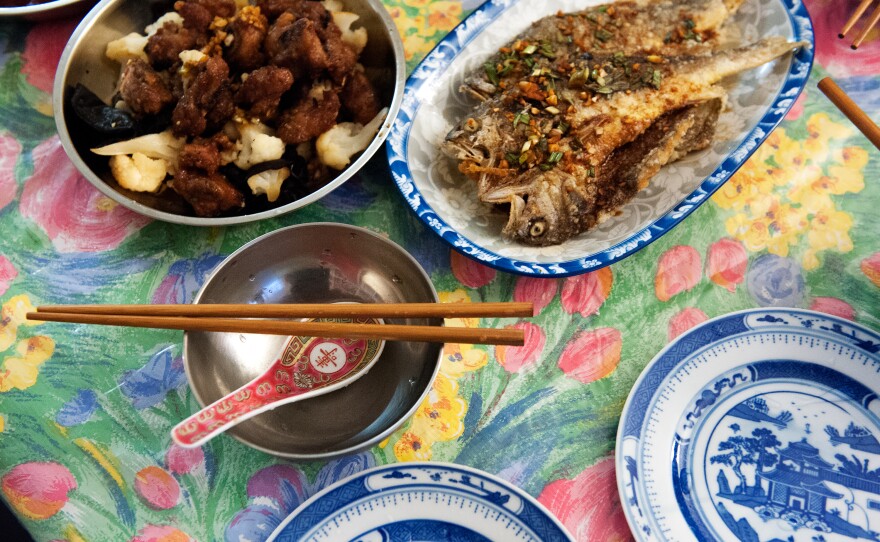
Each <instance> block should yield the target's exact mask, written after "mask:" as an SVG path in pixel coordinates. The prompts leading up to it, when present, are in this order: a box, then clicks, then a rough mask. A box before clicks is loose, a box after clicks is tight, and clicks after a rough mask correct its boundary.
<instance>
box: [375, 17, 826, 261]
mask: <svg viewBox="0 0 880 542" xmlns="http://www.w3.org/2000/svg"><path fill="white" fill-rule="evenodd" d="M519 1H524V0H487V1H486V2H485V3H484V4H482V5H481V6H480V7H478V8H477V9H476V10H474V12H473V13H471V14H470V15H469V16H468V17H467V18H465V19H464V20H463V21H462V22H461V23H459V25H458V26H456V27H455V28H454V29H453V30H452V31H451V32H450V33H449V34H447V35H446V37H444V38H443V39H442V40H441V41H440V43H438V44H437V45H436V46H435V47H434V49H432V50H431V52H430V53H428V55H427V56H425V58H424V59H423V60H422V61H421V63H419V65H418V66H416V68H415V70H413V72H412V74H411V75H410V77H409V79H408V80H407V82H406V86H405V87H404V98H403V103H402V105H401V107H400V111H399V112H398V115H397V118H396V119H395V120H394V123H393V124H392V127H391V132H390V133H389V136H388V144H387V145H386V151H387V154H388V163H389V166H390V169H391V175H392V177H393V179H394V183H395V185H396V186H397V187H398V189H399V190H400V191H401V193H402V195H403V197H404V198H405V199H406V201H407V203H408V204H409V206H410V208H411V209H412V210H413V212H415V214H416V216H417V217H418V218H419V219H420V220H421V221H422V222H424V223H425V224H426V225H427V226H428V227H429V228H430V229H431V230H432V231H433V232H434V233H436V234H437V235H439V236H440V238H441V239H443V241H445V242H446V243H447V244H449V245H450V246H451V247H452V248H454V249H455V250H457V251H459V252H461V253H462V254H464V255H466V256H470V257H471V258H474V259H476V260H478V261H480V262H481V263H483V264H485V265H488V266H490V267H494V268H495V269H499V270H501V271H507V272H510V273H515V274H519V275H530V276H556V277H567V276H571V275H577V274H581V273H585V272H588V271H594V270H596V269H600V268H602V267H605V266H608V265H611V264H613V263H614V262H617V261H620V260H622V259H624V258H626V257H627V256H630V255H632V254H634V253H635V252H637V251H638V250H641V249H642V248H644V247H646V246H648V245H649V244H651V243H652V242H654V241H655V240H657V239H658V238H660V237H661V236H662V235H663V234H665V233H666V232H668V231H670V230H671V229H672V228H673V227H675V226H676V225H678V223H679V222H681V221H682V220H684V219H685V218H686V217H687V216H688V215H690V214H691V213H692V212H693V211H695V210H696V209H697V207H699V206H700V205H701V204H702V203H703V202H705V201H706V200H707V199H708V198H709V196H711V195H712V194H713V193H714V192H715V191H716V190H718V189H719V188H720V187H721V186H722V185H723V184H724V183H725V181H727V179H729V178H730V177H731V175H733V174H734V173H735V172H736V171H737V170H738V169H739V168H740V167H741V166H742V165H743V164H744V163H745V162H746V160H747V159H748V158H749V157H750V156H751V155H752V154H753V153H754V152H755V150H757V148H758V146H759V145H760V144H761V143H762V142H763V141H764V140H765V139H766V138H767V137H768V136H769V135H770V133H771V132H772V131H773V130H774V129H775V128H776V126H778V125H779V123H780V122H782V119H783V118H785V115H786V114H787V113H788V111H789V110H790V109H791V108H792V106H793V105H794V102H795V99H796V98H797V97H798V96H799V95H800V93H801V91H802V90H803V89H804V87H805V86H806V83H807V79H808V78H809V76H810V72H811V70H812V66H813V57H814V50H815V40H814V36H813V22H812V20H811V19H810V15H809V13H808V12H807V9H806V7H805V6H804V5H803V2H802V1H801V0H779V1H780V2H781V3H782V4H783V5H784V7H785V11H786V13H787V15H788V18H789V21H790V22H791V25H792V29H793V32H794V36H793V37H794V39H795V40H797V41H807V42H809V43H810V46H809V47H801V48H800V49H798V50H797V51H796V52H795V54H794V55H793V56H792V59H791V65H790V67H789V71H788V74H787V76H786V78H785V81H784V83H783V85H782V88H781V89H780V90H779V93H778V94H777V95H776V97H775V98H774V99H773V100H772V102H771V104H775V105H771V106H770V107H769V108H768V110H767V112H766V113H765V114H764V116H763V117H762V118H761V119H760V120H759V121H758V123H757V124H756V125H755V127H754V128H752V130H751V131H749V133H748V134H747V135H746V137H745V138H743V140H742V141H741V142H740V144H739V145H738V146H737V147H736V148H735V149H733V151H731V152H730V154H728V156H727V157H726V158H725V159H724V160H723V161H722V162H721V163H720V164H719V165H718V166H717V167H716V169H715V170H714V171H713V172H712V173H711V174H710V175H708V176H707V177H706V178H705V180H703V182H702V183H700V185H699V186H698V187H697V188H696V189H695V190H694V191H693V192H691V193H690V194H689V195H688V196H687V197H686V198H684V199H683V200H682V201H680V202H679V203H678V204H677V205H675V206H674V207H673V208H672V209H671V210H669V211H668V212H667V213H666V214H664V215H662V216H660V217H659V218H657V219H656V220H654V221H653V222H652V223H651V224H648V225H647V226H645V227H644V228H642V229H640V230H639V231H636V232H634V233H632V234H631V235H630V236H629V237H627V238H626V239H624V240H623V241H621V242H620V243H617V244H616V245H614V246H611V247H608V248H606V249H604V250H601V251H598V252H595V253H592V254H588V255H585V256H580V257H578V258H576V259H572V260H566V261H562V262H556V263H540V262H530V261H521V260H515V259H511V258H508V257H505V256H502V255H501V254H498V253H496V252H493V251H491V250H488V249H485V248H483V247H481V246H479V245H477V244H475V243H474V242H473V241H471V240H470V239H468V238H467V237H465V236H463V235H462V234H461V233H459V232H458V231H456V230H455V229H454V228H452V227H451V226H450V225H449V224H447V223H446V222H445V221H444V220H443V219H442V218H440V216H438V215H437V213H436V212H435V211H434V210H433V209H432V208H431V206H430V205H429V204H428V203H427V202H426V201H425V199H424V197H423V196H422V194H421V192H420V191H419V189H418V188H417V187H416V185H415V183H414V181H413V177H412V172H411V171H410V169H409V165H408V163H407V152H408V146H409V136H410V132H411V130H412V127H413V119H414V118H415V116H416V113H417V112H418V110H419V108H420V107H421V105H422V103H421V101H420V100H419V99H418V91H419V89H420V88H421V87H422V86H423V85H424V84H425V83H426V82H427V81H429V80H430V79H431V77H432V75H433V74H435V73H437V72H440V71H442V70H444V69H446V67H448V66H449V64H450V63H451V62H452V61H453V60H454V59H455V57H456V56H458V55H459V54H460V53H462V52H463V51H464V49H465V48H466V47H467V45H468V43H470V42H471V41H472V40H473V39H474V38H476V37H477V36H478V35H479V34H480V32H482V31H483V30H484V29H485V28H486V27H487V26H488V25H489V24H490V23H491V22H492V21H493V20H494V19H495V18H496V17H498V16H499V15H500V14H501V13H503V12H504V11H505V10H507V9H508V8H510V7H511V6H512V5H514V4H515V3H517V2H519ZM780 98H781V99H780Z"/></svg>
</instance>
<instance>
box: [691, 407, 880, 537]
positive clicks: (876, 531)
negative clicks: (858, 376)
mask: <svg viewBox="0 0 880 542" xmlns="http://www.w3.org/2000/svg"><path fill="white" fill-rule="evenodd" d="M766 395H768V396H772V397H771V398H769V399H770V401H772V403H773V405H774V406H779V405H783V404H784V405H785V406H786V407H787V408H786V409H785V410H777V409H775V408H774V407H771V405H770V404H769V402H770V401H768V399H765V398H763V397H751V398H749V399H747V400H745V401H743V402H741V403H739V404H737V405H736V406H735V407H733V408H732V409H730V410H729V411H728V412H727V414H726V415H725V416H724V418H722V420H721V422H722V423H723V424H724V425H721V424H719V425H718V426H716V429H715V435H714V436H713V438H712V439H711V442H710V445H709V450H708V451H709V453H708V454H707V456H706V459H707V465H706V466H707V473H706V474H707V478H708V479H707V483H709V486H710V491H711V492H712V495H713V497H714V498H715V499H714V500H715V503H714V504H715V509H716V511H717V512H718V514H719V515H720V516H721V519H722V520H723V521H724V523H725V524H726V525H727V527H728V528H729V529H730V530H731V531H732V532H733V533H734V534H735V535H736V536H737V537H738V538H739V539H740V540H743V541H750V542H751V541H754V542H758V541H765V542H799V541H802V540H803V541H809V542H833V541H835V540H880V455H878V454H880V442H878V440H877V438H876V437H875V435H874V433H872V431H871V430H870V429H868V428H867V427H865V426H863V425H859V424H857V423H856V422H855V421H853V419H852V416H851V414H852V413H851V412H847V411H845V410H844V409H843V408H841V406H840V403H835V402H834V401H833V400H829V399H833V398H828V397H819V396H815V395H806V394H800V393H795V392H777V393H771V394H766ZM862 416H868V417H873V415H872V414H867V413H864V411H862ZM862 416H860V417H862ZM847 418H849V419H848V423H847V424H846V425H845V427H842V428H841V429H839V428H838V426H839V425H838V424H839V423H840V422H841V421H842V420H847ZM807 420H809V421H807ZM795 422H798V423H795ZM800 422H803V423H800ZM844 423H846V422H844ZM813 425H816V426H819V427H822V426H823V425H824V427H822V429H820V430H816V429H814V428H813V427H812V426H813ZM798 437H799V438H798ZM708 470H714V472H712V473H711V477H710V476H708V475H710V472H709V471H708ZM713 486H714V487H713ZM771 531H772V532H775V533H780V532H786V533H788V534H787V535H785V536H779V535H778V534H776V535H771V536H770V537H769V538H768V537H766V536H762V533H768V532H771Z"/></svg>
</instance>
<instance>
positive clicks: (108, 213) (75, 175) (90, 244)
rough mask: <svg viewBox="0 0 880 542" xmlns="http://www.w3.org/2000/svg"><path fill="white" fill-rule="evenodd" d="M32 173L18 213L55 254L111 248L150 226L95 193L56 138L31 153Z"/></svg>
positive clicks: (128, 211)
mask: <svg viewBox="0 0 880 542" xmlns="http://www.w3.org/2000/svg"><path fill="white" fill-rule="evenodd" d="M33 157H34V174H33V175H32V176H31V177H30V179H28V180H27V182H26V184H25V186H24V190H23V191H22V194H21V201H20V202H19V212H20V213H21V215H22V216H23V217H25V218H29V219H31V220H33V221H34V222H36V223H37V224H38V225H39V226H40V228H42V229H43V231H44V232H46V235H48V236H49V239H51V240H52V243H53V245H54V246H55V248H56V249H57V250H58V251H59V252H99V251H104V250H110V249H114V248H116V247H118V246H119V244H120V243H122V242H123V241H124V240H125V239H126V238H127V237H128V236H129V235H131V234H133V233H134V232H136V231H138V230H140V229H141V228H143V227H144V226H146V225H147V224H149V223H150V221H151V220H150V219H149V218H147V217H145V216H143V215H139V214H137V213H135V212H134V211H131V210H129V209H127V208H125V207H122V206H121V205H117V204H116V203H115V202H114V201H113V200H111V199H110V198H108V197H106V196H104V195H103V194H101V193H100V192H98V190H97V189H95V187H93V186H92V185H91V184H90V183H89V182H88V181H87V180H86V179H85V178H84V177H83V176H82V175H80V174H79V172H78V171H77V170H76V168H75V167H74V166H73V164H72V163H71V162H70V160H69V159H68V158H67V155H65V154H64V149H63V148H62V147H61V143H60V142H59V141H58V138H57V137H53V138H51V139H48V140H46V141H44V142H43V143H41V144H40V145H38V146H37V147H36V148H35V149H34V151H33Z"/></svg>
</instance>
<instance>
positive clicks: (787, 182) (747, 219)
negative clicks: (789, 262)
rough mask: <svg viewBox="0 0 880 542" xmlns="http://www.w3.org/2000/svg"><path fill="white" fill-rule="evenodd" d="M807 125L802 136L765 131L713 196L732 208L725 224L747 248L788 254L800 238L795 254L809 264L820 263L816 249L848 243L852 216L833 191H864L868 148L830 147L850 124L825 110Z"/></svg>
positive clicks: (847, 132) (838, 248) (811, 266)
mask: <svg viewBox="0 0 880 542" xmlns="http://www.w3.org/2000/svg"><path fill="white" fill-rule="evenodd" d="M806 126H807V134H808V136H807V138H806V139H805V140H803V141H800V140H797V139H794V138H792V137H789V136H788V134H786V132H785V129H784V128H779V129H777V130H776V131H774V132H773V133H772V134H770V136H769V137H768V138H767V140H766V141H765V142H764V144H763V145H762V146H761V147H760V148H759V149H758V150H757V152H755V154H754V155H753V156H752V158H751V159H750V160H749V161H748V162H746V164H745V165H743V167H742V168H741V169H740V170H739V171H738V172H737V173H736V174H735V175H734V176H733V177H731V179H730V180H729V181H728V182H727V183H726V184H725V185H724V186H723V187H721V189H719V190H718V191H717V192H716V193H715V194H714V195H713V196H712V201H714V202H715V204H716V205H718V206H719V207H721V208H722V209H725V210H730V211H733V212H734V214H733V215H731V216H730V217H728V218H727V220H726V222H725V228H726V230H727V232H728V234H730V235H731V236H733V237H735V238H736V239H738V240H739V241H741V242H742V243H743V245H744V246H745V247H746V249H748V250H749V251H752V252H759V251H763V250H766V251H768V252H770V253H772V254H776V255H778V256H788V255H789V254H790V253H791V252H792V250H793V249H795V248H796V247H800V245H801V243H802V242H803V241H804V240H806V242H807V246H806V247H804V248H803V249H802V250H799V252H798V255H799V257H800V259H801V263H802V265H803V266H804V268H805V269H807V270H810V269H816V268H817V267H819V265H820V263H821V261H820V259H819V256H820V254H821V253H822V251H825V250H836V251H839V252H849V251H850V250H852V248H853V243H852V239H851V238H850V236H849V231H850V228H851V227H852V217H850V215H849V214H848V213H846V212H844V211H841V210H839V209H837V207H836V204H835V201H834V198H833V197H832V196H841V195H844V194H849V193H858V192H860V191H862V189H864V187H865V181H864V173H863V170H864V168H865V166H866V165H867V163H868V153H867V152H866V151H865V150H864V149H861V148H858V147H844V148H836V149H833V150H832V149H830V148H829V147H830V146H831V145H829V143H830V142H831V141H832V140H839V139H841V138H846V137H848V136H850V135H852V129H851V128H849V127H847V126H845V125H843V124H838V123H836V122H834V121H832V120H831V119H830V117H829V116H828V115H827V114H826V113H816V114H814V115H812V116H811V117H810V118H809V119H807V122H806ZM822 164H824V166H823V165H822Z"/></svg>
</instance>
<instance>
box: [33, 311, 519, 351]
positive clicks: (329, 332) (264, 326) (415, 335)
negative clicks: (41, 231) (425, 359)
mask: <svg viewBox="0 0 880 542" xmlns="http://www.w3.org/2000/svg"><path fill="white" fill-rule="evenodd" d="M349 314H350V313H349ZM26 317H27V319H28V320H41V321H44V322H68V323H75V324H98V325H105V326H127V327H148V328H157V329H182V330H186V331H221V332H230V333H261V334H265V335H298V336H304V337H326V338H328V339H335V338H354V339H385V340H389V341H422V342H442V343H465V344H502V345H512V346H522V345H523V344H525V334H524V332H523V331H522V330H520V329H487V328H464V327H439V326H406V325H391V324H339V323H335V322H290V321H279V320H243V319H236V318H212V317H204V318H193V317H184V316H127V315H110V314H67V313H60V312H29V313H27V315H26Z"/></svg>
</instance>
